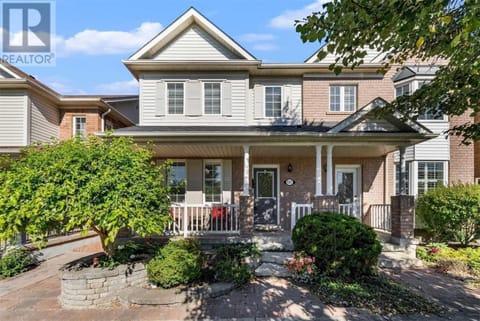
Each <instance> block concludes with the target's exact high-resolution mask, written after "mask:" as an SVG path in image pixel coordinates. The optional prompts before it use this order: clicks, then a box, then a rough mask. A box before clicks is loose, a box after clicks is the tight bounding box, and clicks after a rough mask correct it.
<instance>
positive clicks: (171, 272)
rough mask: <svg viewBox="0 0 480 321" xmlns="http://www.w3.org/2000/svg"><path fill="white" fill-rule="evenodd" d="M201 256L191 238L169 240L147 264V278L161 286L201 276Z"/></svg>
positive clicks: (194, 241)
mask: <svg viewBox="0 0 480 321" xmlns="http://www.w3.org/2000/svg"><path fill="white" fill-rule="evenodd" d="M202 265H203V256H202V250H201V247H200V243H199V242H198V241H196V240H193V239H185V240H178V241H170V242H169V243H167V245H165V246H164V247H162V248H161V249H160V250H159V252H158V254H157V255H156V256H155V257H154V258H153V259H152V260H151V261H150V262H149V263H148V264H147V272H148V278H149V280H150V281H151V282H154V283H157V284H159V285H160V286H162V287H163V288H171V287H174V286H177V285H181V284H188V283H191V282H193V281H195V280H197V279H198V278H199V277H200V276H201V269H202Z"/></svg>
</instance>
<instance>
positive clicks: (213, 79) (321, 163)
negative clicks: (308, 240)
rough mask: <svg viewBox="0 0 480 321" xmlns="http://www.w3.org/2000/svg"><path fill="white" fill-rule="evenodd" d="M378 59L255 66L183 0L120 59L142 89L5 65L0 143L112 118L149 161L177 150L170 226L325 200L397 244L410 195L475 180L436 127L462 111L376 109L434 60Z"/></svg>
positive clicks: (427, 74) (71, 131) (463, 149)
mask: <svg viewBox="0 0 480 321" xmlns="http://www.w3.org/2000/svg"><path fill="white" fill-rule="evenodd" d="M320 50H322V49H320ZM383 59H384V56H383V55H382V54H380V53H378V52H374V51H369V53H368V55H367V57H366V58H365V59H364V61H365V63H364V64H363V65H362V66H360V67H358V68H356V69H355V70H353V71H352V70H348V71H344V72H343V73H342V74H340V75H338V76H337V75H334V74H333V73H332V72H331V71H330V70H329V68H328V66H329V65H330V63H332V62H333V61H334V57H332V56H327V57H326V59H325V60H322V61H320V62H319V61H318V60H317V58H316V54H314V55H313V56H312V57H310V58H309V59H307V61H306V62H304V63H293V64H285V63H263V62H262V61H261V60H258V59H257V58H255V57H254V56H253V55H252V54H250V53H249V52H248V51H246V50H245V49H244V48H243V47H241V46H240V45H239V44H238V43H237V42H235V40H233V39H232V38H231V37H229V36H228V35H227V34H225V33H224V32H223V31H222V30H220V29H219V28H218V27H217V26H215V25H214V24H213V23H212V22H210V21H209V20H208V19H206V18H205V17H204V16H202V15H201V14H200V13H199V12H198V11H196V10H195V9H193V8H190V9H189V10H187V11H186V12H185V13H184V14H183V15H182V16H181V17H179V18H178V19H177V20H175V21H174V22H173V23H172V24H171V25H169V26H168V27H167V28H165V29H164V30H163V31H162V32H161V33H160V34H158V35H157V36H156V37H155V38H153V39H152V40H151V41H150V42H148V43H147V44H145V45H144V46H143V47H142V48H140V49H139V50H138V51H137V52H136V53H134V54H133V55H132V56H131V57H130V58H128V59H127V60H125V61H124V64H125V65H126V66H127V68H128V69H129V70H130V71H131V73H132V74H133V75H134V77H135V78H136V79H138V81H139V86H140V89H139V90H140V92H139V96H138V97H136V96H120V97H99V96H95V97H90V96H61V95H59V94H57V93H54V92H52V91H51V90H50V89H49V88H47V87H45V86H44V85H42V84H40V83H39V82H38V81H35V80H34V79H32V78H31V77H29V76H27V75H25V74H23V73H22V74H20V72H19V71H18V70H16V69H14V68H12V67H11V66H7V65H5V64H2V65H1V66H0V71H1V73H0V75H1V76H2V77H3V79H0V88H2V91H1V93H2V94H1V96H0V103H2V105H1V106H0V116H1V115H4V116H2V117H0V125H1V126H0V146H2V147H0V148H3V150H4V151H8V148H11V149H12V148H18V147H21V146H25V145H27V144H29V143H31V142H33V141H35V140H40V141H45V140H48V139H49V138H50V137H59V138H60V139H68V138H70V137H72V135H75V134H76V133H77V130H82V131H86V133H90V132H98V133H99V135H100V136H103V135H104V134H102V133H101V132H103V129H106V128H111V127H113V128H118V129H116V130H115V131H114V133H113V135H115V136H131V137H134V139H135V140H136V141H137V142H139V143H147V142H151V143H153V151H154V153H155V158H156V160H157V161H158V162H159V163H160V162H163V161H164V160H166V159H171V160H172V161H173V165H172V168H171V171H170V172H169V173H168V183H169V184H170V185H171V187H172V195H171V200H172V202H173V206H172V209H171V216H172V217H173V223H172V224H171V225H170V226H169V228H168V229H167V233H172V234H180V233H182V234H184V235H187V234H222V235H225V234H227V235H230V234H233V235H238V234H240V235H251V234H252V233H253V232H254V231H255V230H278V229H280V230H286V231H289V230H290V229H291V228H292V227H293V225H294V224H295V222H296V220H298V218H300V217H301V216H303V215H306V214H308V213H310V212H311V211H312V210H319V211H322V210H332V211H339V212H341V213H344V214H348V215H352V216H355V217H357V218H358V219H359V220H362V221H363V222H365V223H367V224H370V225H371V226H373V227H375V228H379V229H383V230H387V231H391V233H392V236H393V237H394V238H395V240H396V241H399V240H400V239H405V238H410V237H412V236H413V226H414V225H413V224H414V218H413V206H414V196H409V195H407V194H411V195H417V194H419V193H421V192H423V191H425V190H428V189H429V188H431V187H433V186H435V185H437V184H439V183H443V184H449V183H454V182H473V173H474V168H473V158H474V152H473V145H472V146H463V145H462V146H460V145H459V138H457V137H445V136H444V135H443V134H442V132H443V131H444V130H446V129H448V128H449V126H452V125H453V124H455V123H460V122H462V121H465V120H468V117H467V118H465V117H458V118H457V119H454V120H451V121H448V120H447V119H446V118H445V117H441V118H439V119H430V118H431V117H430V116H429V115H424V116H422V117H420V119H419V120H418V121H417V122H415V121H403V120H402V119H401V117H399V116H398V115H394V114H382V116H379V114H377V113H375V112H374V111H375V109H377V108H382V106H383V105H384V104H385V101H391V100H393V99H394V98H395V96H396V95H401V94H405V93H407V92H412V91H413V90H415V88H417V87H418V86H420V85H421V84H422V83H423V82H424V81H428V80H430V79H431V78H432V77H433V75H434V71H435V67H430V68H425V67H418V66H414V65H412V66H410V65H409V66H408V67H407V68H403V69H400V66H397V67H398V68H397V67H392V68H391V69H390V70H388V72H387V73H386V74H385V75H382V74H379V73H377V70H378V68H379V67H381V62H382V61H383ZM12 70H13V71H17V72H11V71H12ZM17 82H18V83H17ZM9 86H11V87H9ZM3 88H8V91H4V90H3ZM36 95H38V97H37V96H36ZM36 101H42V102H43V101H48V102H49V104H47V103H42V104H37V103H35V102H36ZM5 102H7V104H5ZM3 105H5V106H7V107H9V108H10V109H11V111H10V110H7V109H8V108H4V106H3ZM36 106H46V107H44V108H45V109H48V110H49V111H50V113H46V112H43V113H40V114H41V115H42V117H39V121H38V122H39V123H40V124H43V125H37V124H36V123H35V121H34V115H36V113H38V112H37V111H36V110H34V109H35V108H37V107H36ZM47 107H48V108H47ZM37 109H38V108H37ZM2 113H3V114H2ZM11 115H12V116H11ZM6 117H12V118H11V119H10V120H8V121H6V120H5V119H6ZM102 119H103V120H104V121H102ZM2 121H3V123H2ZM13 121H15V122H17V123H18V126H13V125H11V126H10V127H2V126H3V124H4V123H5V125H7V124H12V122H13ZM102 124H103V125H102ZM134 124H136V125H135V126H133V125H134ZM42 126H43V127H42ZM90 126H91V127H90ZM127 126H128V127H127ZM2 130H3V132H2ZM34 133H36V134H34ZM7 135H8V136H7ZM10 137H12V139H11V140H10ZM13 138H15V139H13ZM2 139H3V140H2ZM5 148H7V150H5ZM0 151H2V150H1V149H0ZM478 158H479V159H480V157H478ZM460 159H461V161H459V160H460ZM395 164H398V165H395ZM395 167H396V168H397V170H395ZM396 171H397V172H398V175H395V174H396ZM476 175H479V176H480V174H476ZM399 192H401V193H399ZM396 194H400V195H398V196H395V195H396Z"/></svg>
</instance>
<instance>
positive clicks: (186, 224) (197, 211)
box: [164, 204, 240, 237]
mask: <svg viewBox="0 0 480 321" xmlns="http://www.w3.org/2000/svg"><path fill="white" fill-rule="evenodd" d="M170 216H171V218H172V222H171V223H169V224H168V226H167V228H166V229H165V231H164V234H166V235H183V236H184V237H187V236H188V235H207V234H238V233H240V227H239V221H238V207H237V206H236V205H233V204H222V205H190V204H185V205H183V204H182V205H172V206H171V207H170Z"/></svg>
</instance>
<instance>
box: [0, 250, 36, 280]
mask: <svg viewBox="0 0 480 321" xmlns="http://www.w3.org/2000/svg"><path fill="white" fill-rule="evenodd" d="M34 262H35V261H34V258H33V257H32V255H31V254H30V252H28V251H27V250H25V249H14V250H11V251H9V252H7V253H6V254H5V255H4V256H3V257H2V258H0V276H3V277H10V276H14V275H17V274H20V273H22V272H25V271H27V269H28V268H29V267H30V266H31V265H32V264H34Z"/></svg>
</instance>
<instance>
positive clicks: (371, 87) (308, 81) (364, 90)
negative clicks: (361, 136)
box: [303, 67, 396, 122]
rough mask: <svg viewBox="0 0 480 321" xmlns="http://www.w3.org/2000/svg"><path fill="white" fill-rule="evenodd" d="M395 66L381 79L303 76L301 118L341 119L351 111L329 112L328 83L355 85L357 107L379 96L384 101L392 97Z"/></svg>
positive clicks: (306, 119)
mask: <svg viewBox="0 0 480 321" xmlns="http://www.w3.org/2000/svg"><path fill="white" fill-rule="evenodd" d="M395 72H396V68H395V67H394V68H391V69H390V70H389V71H388V72H387V73H386V74H385V75H384V76H383V77H382V79H361V80H326V79H317V78H308V77H307V78H304V80H303V118H304V121H306V122H312V121H313V122H322V121H330V122H332V121H334V122H336V121H341V120H343V119H345V118H346V117H347V116H348V115H350V114H352V113H353V112H346V113H345V112H330V111H329V101H330V97H329V96H330V85H355V86H357V109H360V108H362V107H363V106H365V105H366V104H368V103H369V102H370V101H372V100H373V99H375V98H377V97H381V98H383V99H385V100H386V101H391V100H393V99H394V86H393V82H392V79H391V78H392V76H393V75H394V74H395Z"/></svg>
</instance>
